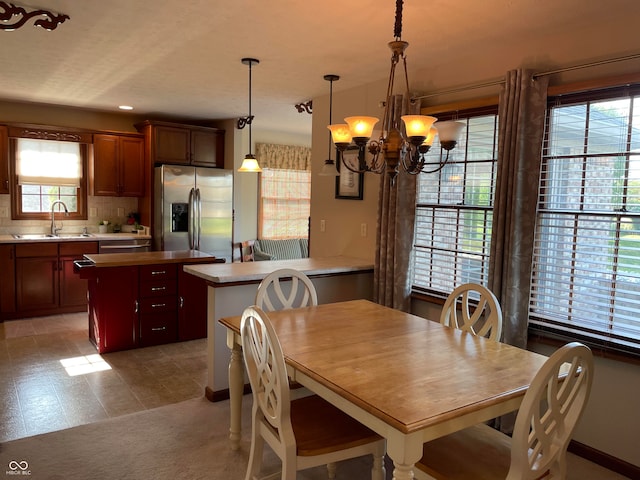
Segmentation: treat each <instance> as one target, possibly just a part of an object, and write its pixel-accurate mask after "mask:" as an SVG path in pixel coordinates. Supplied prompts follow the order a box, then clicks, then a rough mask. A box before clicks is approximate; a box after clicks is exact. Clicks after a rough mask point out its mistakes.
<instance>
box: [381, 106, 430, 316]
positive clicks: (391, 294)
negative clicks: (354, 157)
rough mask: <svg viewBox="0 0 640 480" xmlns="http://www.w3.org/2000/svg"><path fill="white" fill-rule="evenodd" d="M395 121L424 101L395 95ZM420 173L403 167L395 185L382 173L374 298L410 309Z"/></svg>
mask: <svg viewBox="0 0 640 480" xmlns="http://www.w3.org/2000/svg"><path fill="white" fill-rule="evenodd" d="M393 101H394V116H393V118H394V119H395V121H396V122H397V124H398V122H400V121H401V120H400V115H404V112H408V113H418V112H419V111H420V102H416V104H414V105H410V106H409V102H408V100H407V99H404V98H403V96H402V95H396V96H394V99H393ZM415 210H416V176H415V175H409V174H407V173H406V172H404V171H403V170H402V167H399V173H398V176H397V177H396V181H395V185H391V181H390V179H389V176H388V175H387V174H386V173H385V174H384V175H381V176H380V192H379V200H378V228H377V237H376V258H375V264H374V274H373V299H374V301H375V302H377V303H379V304H380V305H384V306H387V307H391V308H395V309H397V310H402V311H404V312H408V311H409V309H410V307H411V283H410V279H411V275H410V266H411V265H410V260H411V249H412V246H413V231H414V221H415V215H416V212H415Z"/></svg>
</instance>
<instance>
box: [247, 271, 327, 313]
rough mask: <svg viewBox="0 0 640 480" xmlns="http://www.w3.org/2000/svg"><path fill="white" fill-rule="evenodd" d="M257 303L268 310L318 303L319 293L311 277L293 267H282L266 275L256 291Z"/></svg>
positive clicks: (308, 305)
mask: <svg viewBox="0 0 640 480" xmlns="http://www.w3.org/2000/svg"><path fill="white" fill-rule="evenodd" d="M256 305H257V306H259V307H260V308H262V309H263V310H264V311H266V312H273V311H274V310H285V309H289V308H298V307H310V306H315V305H318V294H317V293H316V288H315V287H314V285H313V283H311V280H310V279H309V277H307V276H306V275H305V274H304V273H303V272H301V271H299V270H295V269H292V268H281V269H278V270H275V271H273V272H271V273H270V274H269V275H267V276H266V277H264V279H263V280H262V282H260V285H259V286H258V291H257V293H256Z"/></svg>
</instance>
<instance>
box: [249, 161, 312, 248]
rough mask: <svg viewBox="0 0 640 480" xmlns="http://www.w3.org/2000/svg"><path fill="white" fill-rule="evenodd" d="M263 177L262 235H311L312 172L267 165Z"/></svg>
mask: <svg viewBox="0 0 640 480" xmlns="http://www.w3.org/2000/svg"><path fill="white" fill-rule="evenodd" d="M260 177H261V180H260V238H271V239H279V238H307V237H308V236H309V215H310V212H311V171H309V170H284V169H274V168H263V169H262V173H261V175H260Z"/></svg>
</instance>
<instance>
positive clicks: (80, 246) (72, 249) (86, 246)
mask: <svg viewBox="0 0 640 480" xmlns="http://www.w3.org/2000/svg"><path fill="white" fill-rule="evenodd" d="M85 253H98V242H60V255H83V254H85Z"/></svg>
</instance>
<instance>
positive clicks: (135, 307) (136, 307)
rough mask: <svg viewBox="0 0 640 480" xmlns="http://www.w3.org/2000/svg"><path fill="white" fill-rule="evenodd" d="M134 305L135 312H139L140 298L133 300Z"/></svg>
mask: <svg viewBox="0 0 640 480" xmlns="http://www.w3.org/2000/svg"><path fill="white" fill-rule="evenodd" d="M133 306H134V309H133V313H138V307H139V304H138V300H136V301H135V302H133Z"/></svg>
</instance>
